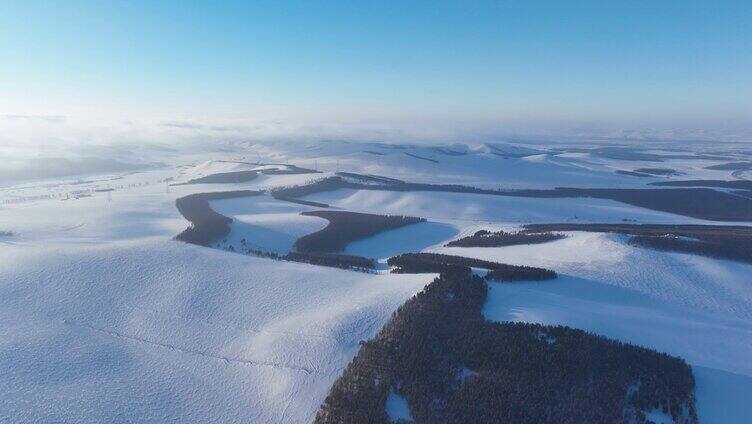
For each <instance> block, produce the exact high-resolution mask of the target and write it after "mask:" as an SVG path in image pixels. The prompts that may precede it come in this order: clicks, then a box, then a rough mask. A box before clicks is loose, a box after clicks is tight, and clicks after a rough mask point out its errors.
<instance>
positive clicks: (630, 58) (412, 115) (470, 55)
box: [0, 0, 752, 129]
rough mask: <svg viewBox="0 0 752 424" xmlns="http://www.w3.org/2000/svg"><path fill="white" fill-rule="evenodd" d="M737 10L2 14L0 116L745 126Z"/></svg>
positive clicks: (423, 5) (479, 6)
mask: <svg viewBox="0 0 752 424" xmlns="http://www.w3.org/2000/svg"><path fill="white" fill-rule="evenodd" d="M750 3H751V2H748V1H747V2H745V1H739V2H732V1H716V2H710V1H703V2H696V1H676V2H674V1H623V2H616V1H592V2H577V1H574V2H565V1H549V2H544V1H539V2H532V1H531V2H523V1H515V2H481V1H477V2H475V1H474V2H467V1H465V2H440V1H434V2H337V3H335V2H314V1H305V2H281V1H275V2H245V1H242V2H241V1H238V2H233V1H225V2H219V1H212V2H209V1H205V2H191V1H169V2H160V1H156V0H154V1H144V2H139V1H129V2H124V1H116V2H106V1H73V0H71V1H48V2H37V1H26V0H25V1H12V0H6V1H3V2H0V93H4V94H2V95H0V114H5V115H8V114H22V115H32V114H39V115H55V116H100V115H111V116H119V117H123V118H129V117H134V118H135V117H149V116H152V117H156V118H159V119H196V120H200V119H222V118H232V119H242V118H244V117H249V119H250V118H251V117H257V118H263V119H282V120H287V121H296V120H300V121H306V122H318V121H327V122H339V121H341V122H349V123H355V124H357V123H365V122H371V121H374V122H393V123H395V124H399V123H402V122H427V123H431V122H446V121H453V122H461V123H472V122H476V121H477V122H485V123H488V122H491V123H493V122H497V123H499V124H504V123H520V122H523V123H524V122H527V123H529V124H530V125H537V124H540V125H549V124H552V125H556V124H557V123H558V124H563V125H581V124H584V125H588V124H592V125H599V124H604V125H616V126H623V127H640V126H659V127H660V126H664V127H681V126H694V127H703V128H705V127H706V128H708V129H714V128H716V127H724V126H732V127H733V126H744V125H748V124H750V120H751V119H752V117H751V115H752V5H750Z"/></svg>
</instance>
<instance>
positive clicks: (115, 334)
mask: <svg viewBox="0 0 752 424" xmlns="http://www.w3.org/2000/svg"><path fill="white" fill-rule="evenodd" d="M63 324H66V325H70V326H73V327H79V328H85V329H88V330H91V331H95V332H97V333H101V334H106V335H108V336H112V337H117V338H119V339H124V340H130V341H133V342H138V343H143V344H147V345H151V346H156V347H161V348H164V349H169V350H172V351H175V352H180V353H187V354H191V355H198V356H203V357H206V358H212V359H219V360H222V361H225V362H226V363H238V364H243V365H253V366H262V367H272V368H279V369H288V370H292V371H300V372H304V373H306V374H314V373H318V372H316V371H313V370H311V369H309V368H306V367H299V366H295V365H287V364H280V363H276V362H264V361H252V360H250V359H243V358H231V357H229V356H222V355H216V354H212V353H209V352H204V351H200V350H193V349H186V348H182V347H178V346H175V345H171V344H169V343H162V342H156V341H152V340H148V339H144V338H141V337H135V336H129V335H127V334H123V333H119V332H117V331H112V330H108V329H105V328H99V327H94V326H93V325H88V324H82V323H78V322H73V321H69V320H67V319H64V320H63Z"/></svg>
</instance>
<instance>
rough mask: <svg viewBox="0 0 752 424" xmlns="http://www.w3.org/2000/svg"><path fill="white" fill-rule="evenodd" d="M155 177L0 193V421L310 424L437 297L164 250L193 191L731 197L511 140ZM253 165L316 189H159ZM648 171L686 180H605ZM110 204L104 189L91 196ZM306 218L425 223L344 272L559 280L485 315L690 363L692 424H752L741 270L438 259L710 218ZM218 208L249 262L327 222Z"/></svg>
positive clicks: (622, 254)
mask: <svg viewBox="0 0 752 424" xmlns="http://www.w3.org/2000/svg"><path fill="white" fill-rule="evenodd" d="M556 147H557V148H559V149H560V148H562V147H564V148H565V147H566V146H556ZM588 147H590V146H588ZM682 148H684V146H682ZM714 148H715V146H706V147H705V149H706V150H708V151H712V150H713V149H714ZM656 149H657V147H656ZM656 152H659V150H656ZM405 153H410V154H412V155H416V156H419V157H421V158H424V159H420V158H416V157H413V156H410V155H407V154H405ZM665 153H666V152H665V151H664V152H663V154H665ZM149 154H150V155H157V154H158V153H157V152H154V151H152V150H149ZM730 154H731V155H736V157H738V160H742V159H744V156H742V153H741V152H739V153H730ZM137 156H138V155H137V154H134V158H137ZM209 158H210V159H211V160H208V159H209ZM142 159H143V158H142ZM425 159H432V160H433V161H436V162H432V161H427V160H425ZM148 161H149V162H150V163H151V162H157V161H158V162H160V163H163V164H165V165H164V166H162V167H160V168H158V169H152V170H149V171H146V172H138V173H110V174H106V175H82V176H78V177H67V178H66V179H64V180H50V181H27V182H22V183H18V184H16V185H13V186H5V187H2V188H1V189H0V232H4V231H10V232H12V235H11V236H4V237H2V238H1V239H0V422H165V421H176V422H294V423H297V422H310V421H311V420H312V418H313V416H314V415H315V413H316V411H317V409H318V407H319V406H320V404H321V401H322V400H323V399H324V397H325V396H326V393H327V391H328V390H329V387H330V386H331V384H332V383H333V382H334V380H335V379H336V378H337V377H338V376H339V375H340V373H341V371H342V370H343V368H344V367H345V366H346V365H347V363H348V362H349V361H350V359H351V358H352V357H353V355H355V353H356V352H357V349H358V342H359V341H361V340H364V339H368V338H370V337H372V336H373V335H374V334H375V333H376V332H377V331H378V330H379V329H380V328H381V327H382V326H383V324H384V323H385V322H386V320H387V319H388V318H389V316H390V314H391V313H392V311H394V310H395V309H396V308H397V307H398V306H399V305H400V304H402V303H404V301H405V300H407V299H408V298H409V297H410V296H412V295H413V294H415V293H416V292H418V291H419V290H421V289H422V287H423V286H424V285H425V284H426V283H428V282H429V281H430V280H431V279H432V278H433V275H428V274H424V275H388V274H378V275H369V274H361V273H355V272H348V271H343V270H337V269H331V268H323V267H316V266H310V265H305V264H295V263H288V262H277V261H271V260H267V259H261V258H255V257H250V256H245V255H240V254H232V253H229V252H225V251H222V250H219V249H211V248H201V247H196V246H191V245H187V244H183V243H179V242H176V241H173V240H172V237H174V236H175V235H176V234H177V233H179V232H180V231H182V230H183V229H184V228H185V227H186V226H187V225H188V223H187V222H186V221H185V220H184V219H183V218H182V217H181V216H180V214H179V213H178V212H177V210H176V208H175V206H174V201H175V199H176V198H178V197H181V196H184V195H186V194H190V193H198V192H205V191H224V190H238V189H248V190H262V189H269V188H274V187H282V186H293V185H300V184H305V183H308V182H310V181H313V180H315V179H319V178H323V177H326V176H330V175H332V174H333V172H335V171H337V170H339V171H348V172H357V173H363V174H376V175H384V176H389V177H393V178H402V179H405V180H407V181H415V182H433V183H455V184H468V185H475V186H479V187H492V188H497V187H504V188H514V187H520V188H523V187H535V188H550V187H556V186H569V187H644V185H645V184H646V183H648V182H651V181H663V180H671V179H693V178H712V179H731V178H732V172H731V171H715V170H707V169H705V167H706V166H708V165H713V164H718V163H723V162H726V161H725V160H695V159H666V160H665V161H664V162H648V161H627V160H613V159H604V158H602V157H597V156H596V155H592V154H589V153H583V152H580V151H573V152H569V153H567V152H563V153H562V152H561V150H557V151H555V152H554V151H552V150H550V149H549V147H547V146H545V145H542V144H534V145H533V144H530V145H525V144H520V143H463V144H454V145H447V146H440V147H439V148H438V149H437V148H435V146H425V145H400V146H397V145H389V144H384V143H349V142H344V141H332V142H301V143H293V142H290V143H286V142H275V143H260V142H246V143H242V142H241V143H235V144H232V143H229V142H228V143H223V144H222V146H221V150H219V149H215V150H211V148H207V150H206V152H198V151H196V152H192V153H191V154H186V155H184V156H181V155H180V154H179V152H177V151H176V150H170V151H167V152H166V153H164V154H163V156H159V157H157V156H154V157H151V156H150V157H149V158H148ZM242 162H247V163H242ZM256 162H261V163H280V164H285V163H289V164H291V165H292V164H294V165H297V166H303V167H307V168H316V169H318V170H322V171H325V172H324V173H319V174H300V175H259V176H258V177H257V178H255V179H254V180H252V181H249V182H247V183H242V184H198V185H186V186H168V185H167V184H168V183H169V182H180V181H186V180H188V179H191V178H196V177H199V176H205V175H210V174H213V173H217V172H232V171H239V170H252V169H259V168H260V167H259V166H258V165H255V163H256ZM280 166H283V165H275V166H274V167H280ZM639 167H661V168H672V169H676V170H677V171H680V172H683V173H684V174H685V175H683V176H680V177H670V178H663V177H650V178H637V177H632V176H627V175H622V174H617V173H616V172H615V171H616V170H633V169H636V168H639ZM107 188H112V189H114V191H112V192H109V193H107V192H102V191H99V192H97V191H96V190H102V189H107ZM89 196H90V197H89ZM61 199H65V200H61ZM306 199H307V200H313V201H318V202H323V203H328V204H331V205H332V206H333V207H335V208H339V209H341V210H350V211H356V212H367V213H387V214H403V215H413V216H419V217H423V218H427V219H428V222H426V223H421V224H415V225H410V226H406V227H403V228H399V229H396V230H392V231H388V232H384V233H382V234H379V235H376V236H374V237H371V238H368V239H365V240H361V241H358V242H355V243H351V244H350V245H348V246H347V248H346V249H345V253H349V254H356V255H363V256H369V257H375V258H379V259H382V260H383V259H384V258H387V257H389V256H392V255H395V254H398V253H402V252H407V251H418V250H424V251H434V252H443V253H449V254H457V255H462V256H473V257H478V258H483V259H489V260H494V261H499V262H504V263H511V264H521V265H533V266H544V267H547V268H551V269H554V270H556V271H557V272H559V273H560V275H561V277H560V278H559V279H558V280H555V281H548V282H540V283H535V282H532V283H517V284H497V283H493V284H491V289H490V291H489V299H488V302H487V304H486V306H485V308H484V314H485V316H486V317H487V318H488V319H492V320H512V321H529V322H541V323H546V324H563V325H569V326H572V327H576V328H582V329H585V330H588V331H592V332H594V333H597V334H602V335H605V336H608V337H612V338H617V339H620V340H624V341H627V342H632V343H636V344H640V345H643V346H648V347H652V348H655V349H657V350H660V351H665V352H668V353H670V354H674V355H678V356H681V357H683V358H685V359H686V360H687V362H688V363H690V364H691V365H692V367H693V370H694V375H695V378H696V382H697V393H696V394H697V406H698V411H699V414H700V418H701V422H703V423H705V422H707V423H715V422H723V423H744V422H747V421H748V417H750V416H752V404H750V402H749V401H748V399H750V398H752V365H750V358H752V306H751V305H752V281H750V277H749V276H750V275H752V266H750V265H748V264H742V263H737V262H731V261H725V260H717V259H710V258H704V257H700V256H694V255H685V254H677V253H667V252H658V251H652V250H646V249H641V248H637V247H632V246H629V245H627V244H625V243H624V240H623V238H622V237H621V236H618V235H604V234H594V233H578V232H574V233H569V235H570V237H569V238H567V239H564V240H559V241H555V242H551V243H546V244H541V245H530V246H510V247H504V248H446V247H443V245H444V244H445V243H446V241H448V240H450V239H454V238H457V237H461V236H463V235H467V234H471V233H473V232H475V231H477V230H479V229H490V230H496V229H506V230H509V229H514V228H516V227H518V226H519V225H521V224H524V223H534V222H540V223H546V222H574V223H587V222H614V223H618V222H623V221H624V220H628V221H629V222H635V223H705V224H707V223H709V222H707V221H703V220H697V219H692V218H687V217H681V216H677V215H673V214H668V213H663V212H656V211H651V210H648V209H643V208H637V207H633V206H629V205H625V204H622V203H619V202H614V201H610V200H602V199H534V198H515V197H501V196H490V195H475V194H460V193H436V192H406V193H399V192H387V191H372V190H361V191H357V190H337V191H334V192H328V193H319V194H315V195H311V196H307V197H306ZM211 205H212V207H213V208H215V210H217V211H218V212H220V213H223V214H225V215H227V216H230V217H232V218H233V219H234V221H233V223H232V224H231V233H230V236H229V237H228V240H227V242H226V243H222V244H223V246H222V247H227V246H228V245H233V246H235V247H236V248H237V247H238V246H239V245H240V240H241V239H243V238H245V239H246V241H247V243H248V246H249V247H251V248H259V249H263V250H272V251H275V252H278V253H286V252H288V251H289V250H290V249H291V248H292V246H293V243H294V241H295V239H297V238H298V237H300V236H301V235H304V234H308V233H311V232H313V231H317V230H318V229H321V228H323V226H325V225H326V220H323V219H320V218H316V217H304V216H301V215H300V212H302V211H306V210H315V209H319V208H313V207H309V206H304V205H298V204H293V203H288V202H282V201H277V200H275V199H273V198H271V197H270V196H268V195H261V196H256V197H248V198H238V199H227V200H219V201H212V202H211ZM714 224H717V223H714ZM390 399H391V401H390V403H389V404H388V405H385V406H386V407H387V410H388V411H393V412H394V411H395V409H394V408H393V407H394V405H395V404H398V403H399V402H396V401H395V399H393V398H391V397H390ZM396 400H397V401H398V400H399V399H396ZM395 402H396V403H395ZM390 405H391V406H390ZM405 406H406V405H405ZM646 412H655V411H646ZM408 413H409V409H408ZM656 418H659V417H658V416H657V415H656Z"/></svg>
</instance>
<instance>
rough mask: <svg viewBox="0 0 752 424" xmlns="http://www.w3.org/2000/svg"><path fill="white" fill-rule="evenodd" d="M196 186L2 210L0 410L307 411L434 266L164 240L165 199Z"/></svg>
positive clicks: (114, 417) (199, 416)
mask: <svg viewBox="0 0 752 424" xmlns="http://www.w3.org/2000/svg"><path fill="white" fill-rule="evenodd" d="M203 189H204V190H205V188H203ZM200 190H202V188H200V187H192V186H181V187H173V188H171V189H170V192H169V193H168V192H166V191H165V187H164V186H163V185H143V186H138V187H133V188H131V189H128V190H126V189H123V190H119V191H116V192H113V193H112V194H111V196H112V198H111V200H110V201H108V200H107V197H106V196H105V195H104V194H102V193H97V194H96V195H94V196H93V197H88V198H82V199H79V200H67V201H60V200H46V201H36V202H25V203H19V204H13V205H9V206H6V207H4V208H3V209H2V210H0V227H3V228H10V229H11V231H13V233H14V235H13V236H10V237H4V238H3V240H2V242H0V258H1V259H0V394H2V395H1V396H0V422H166V421H176V422H289V423H298V422H309V421H311V420H312V419H313V416H314V415H315V413H316V411H317V409H318V407H319V405H320V404H321V402H322V401H323V399H324V397H325V396H326V394H327V392H328V389H329V387H330V386H331V384H332V383H333V382H334V380H335V379H336V378H337V377H338V376H339V374H340V373H341V371H342V370H343V368H344V367H345V366H346V365H347V363H348V362H349V361H350V359H351V358H352V357H353V356H354V355H355V353H356V352H357V349H358V342H359V341H361V340H365V339H368V338H370V337H372V336H373V335H375V334H376V332H378V331H379V330H380V329H381V327H382V326H383V325H384V323H385V322H386V321H387V319H388V318H389V317H390V315H391V313H392V311H393V310H394V309H396V308H397V307H398V306H399V305H400V304H402V303H404V302H405V301H406V300H407V299H408V298H409V297H410V296H412V295H414V294H415V293H417V292H418V291H420V290H421V289H422V288H423V286H425V284H426V283H428V282H429V281H430V280H431V279H432V278H433V276H431V275H388V274H382V275H371V274H362V273H356V272H348V271H344V270H338V269H332V268H324V267H316V266H310V265H304V264H296V263H288V262H278V261H272V260H268V259H260V258H254V257H249V256H244V255H239V254H230V253H228V252H224V251H221V250H217V249H210V248H202V247H197V246H192V245H188V244H185V243H181V242H177V241H173V240H172V239H171V238H172V237H173V236H174V235H175V234H177V233H178V232H179V231H181V230H182V229H183V228H185V227H186V226H187V225H188V223H187V222H186V221H185V220H184V219H183V218H182V217H180V215H179V214H178V212H177V210H176V208H175V207H174V199H175V198H176V197H179V196H182V195H184V194H187V193H190V192H195V191H200ZM250 199H251V198H248V199H236V200H238V201H240V200H250ZM269 200H270V199H269V198H268V197H266V198H264V197H259V198H256V199H254V201H255V202H257V203H258V202H263V201H269ZM227 202H229V203H230V204H225V205H224V206H226V207H232V204H231V202H230V201H227ZM217 203H222V202H217ZM277 203H278V204H280V205H287V204H286V203H284V202H277ZM222 206H223V205H220V207H222ZM266 212H267V214H268V213H269V212H270V211H269V210H267V211H266ZM290 213H292V212H290ZM272 221H273V220H272ZM322 221H323V220H322Z"/></svg>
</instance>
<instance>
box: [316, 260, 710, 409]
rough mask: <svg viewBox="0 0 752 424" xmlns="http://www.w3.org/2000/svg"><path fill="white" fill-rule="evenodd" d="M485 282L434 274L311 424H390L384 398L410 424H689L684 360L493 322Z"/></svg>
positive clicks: (571, 332) (690, 384) (363, 351)
mask: <svg viewBox="0 0 752 424" xmlns="http://www.w3.org/2000/svg"><path fill="white" fill-rule="evenodd" d="M486 294H487V285H486V282H485V281H484V280H483V279H481V278H479V277H477V276H474V275H472V273H470V272H469V271H467V270H461V269H455V270H452V271H447V272H444V273H442V274H441V275H440V276H439V277H438V278H436V279H435V280H434V281H433V282H431V283H430V284H429V285H428V286H426V288H425V289H424V290H423V291H422V292H421V293H419V294H418V295H416V296H415V297H413V298H412V299H410V300H409V301H408V302H406V303H405V304H404V305H403V306H401V307H400V308H399V309H398V310H397V311H396V312H395V313H394V314H393V316H392V318H391V319H390V321H389V322H388V323H387V324H386V325H385V326H384V328H383V329H382V330H381V332H380V333H379V334H378V335H377V336H376V337H375V338H373V339H372V340H369V341H366V342H363V343H362V344H361V348H360V350H359V351H358V354H357V355H356V356H355V358H354V359H353V360H352V362H351V363H350V364H349V365H348V366H347V368H346V369H345V371H344V373H343V375H342V376H341V377H340V378H339V379H338V380H337V381H336V382H335V383H334V385H333V386H332V388H331V390H330V392H329V395H328V396H327V398H326V399H325V401H324V403H323V404H322V406H321V408H320V410H319V412H318V414H317V416H316V420H315V421H316V422H317V423H388V422H389V416H388V415H387V413H386V411H385V404H386V399H387V397H388V395H389V392H390V391H394V392H396V393H397V394H398V395H400V396H402V397H403V398H404V399H405V400H406V401H407V404H408V406H409V408H410V413H411V416H412V418H413V420H414V422H416V423H471V422H472V423H516V424H527V423H530V424H532V423H535V424H538V423H609V424H610V423H639V424H643V423H648V422H649V421H648V420H647V418H646V416H645V413H646V412H647V411H654V410H659V411H664V412H665V413H667V414H668V415H669V416H671V417H672V418H673V419H674V422H675V423H678V424H695V423H697V422H698V419H697V413H696V410H695V401H694V395H693V393H694V385H695V383H694V378H693V376H692V371H691V368H690V367H689V366H688V365H687V364H686V363H685V362H684V361H683V360H681V359H679V358H675V357H671V356H669V355H666V354H663V353H658V352H656V351H654V350H651V349H646V348H641V347H637V346H633V345H630V344H625V343H621V342H618V341H615V340H610V339H607V338H604V337H600V336H596V335H593V334H589V333H586V332H584V331H581V330H575V329H571V328H567V327H560V326H556V327H554V326H543V325H537V324H524V323H511V322H504V323H496V322H489V321H486V320H485V319H484V317H483V316H482V314H481V309H482V307H483V305H484V303H485V300H486Z"/></svg>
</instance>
